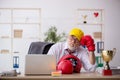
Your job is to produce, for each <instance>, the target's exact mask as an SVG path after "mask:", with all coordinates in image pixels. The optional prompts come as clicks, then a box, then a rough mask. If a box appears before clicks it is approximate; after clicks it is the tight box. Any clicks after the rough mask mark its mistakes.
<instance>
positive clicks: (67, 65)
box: [57, 60, 73, 74]
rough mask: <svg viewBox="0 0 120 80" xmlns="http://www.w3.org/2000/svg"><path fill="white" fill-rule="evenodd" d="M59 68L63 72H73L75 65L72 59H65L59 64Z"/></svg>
mask: <svg viewBox="0 0 120 80" xmlns="http://www.w3.org/2000/svg"><path fill="white" fill-rule="evenodd" d="M57 70H61V71H62V74H72V73H73V65H72V63H71V61H70V60H63V61H61V62H60V63H59V65H58V66H57Z"/></svg>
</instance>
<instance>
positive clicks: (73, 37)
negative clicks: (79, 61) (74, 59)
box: [68, 36, 80, 44]
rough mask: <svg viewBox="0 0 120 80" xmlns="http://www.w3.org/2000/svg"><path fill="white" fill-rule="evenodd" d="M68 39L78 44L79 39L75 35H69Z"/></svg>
mask: <svg viewBox="0 0 120 80" xmlns="http://www.w3.org/2000/svg"><path fill="white" fill-rule="evenodd" d="M68 38H69V41H70V42H74V43H75V44H79V43H80V42H79V40H78V39H77V38H76V37H75V36H69V37H68Z"/></svg>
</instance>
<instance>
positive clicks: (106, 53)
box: [102, 48, 116, 75]
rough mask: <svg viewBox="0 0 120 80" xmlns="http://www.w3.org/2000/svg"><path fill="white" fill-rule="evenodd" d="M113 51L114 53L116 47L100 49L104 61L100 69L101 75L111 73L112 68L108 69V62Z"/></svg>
mask: <svg viewBox="0 0 120 80" xmlns="http://www.w3.org/2000/svg"><path fill="white" fill-rule="evenodd" d="M115 53H116V48H113V50H103V51H102V58H103V61H105V66H104V69H103V71H102V74H103V75H112V70H111V69H110V66H109V62H110V61H111V60H112V58H113V57H114V55H115Z"/></svg>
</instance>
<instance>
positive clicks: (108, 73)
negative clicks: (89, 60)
mask: <svg viewBox="0 0 120 80" xmlns="http://www.w3.org/2000/svg"><path fill="white" fill-rule="evenodd" d="M102 74H103V75H104V76H107V75H109V76H110V75H112V70H103V71H102Z"/></svg>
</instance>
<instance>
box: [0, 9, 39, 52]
mask: <svg viewBox="0 0 120 80" xmlns="http://www.w3.org/2000/svg"><path fill="white" fill-rule="evenodd" d="M40 31H41V9H40V8H0V44H1V46H0V54H11V53H12V54H14V52H16V51H18V52H19V54H22V53H27V51H26V50H28V47H29V45H30V44H31V42H33V41H40V39H41V38H40V34H41V32H40ZM1 51H2V52H1Z"/></svg>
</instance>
